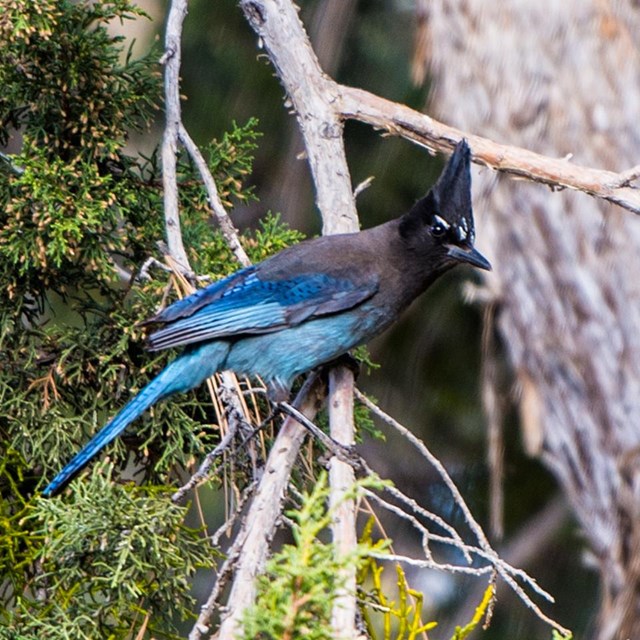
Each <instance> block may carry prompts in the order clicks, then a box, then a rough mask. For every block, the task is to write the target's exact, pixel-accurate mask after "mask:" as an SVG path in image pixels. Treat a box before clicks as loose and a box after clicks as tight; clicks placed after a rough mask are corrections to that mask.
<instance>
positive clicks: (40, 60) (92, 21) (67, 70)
mask: <svg viewBox="0 0 640 640" xmlns="http://www.w3.org/2000/svg"><path fill="white" fill-rule="evenodd" d="M140 15H144V14H143V12H142V11H141V10H140V9H137V8H136V7H135V6H134V5H133V4H132V3H131V2H129V1H128V0H115V1H114V2H96V3H89V2H77V3H76V2H71V1H70V0H62V1H61V2H60V1H58V0H45V1H44V2H24V1H23V0H7V1H6V2H4V3H3V10H2V15H0V41H1V42H2V43H3V46H2V48H1V50H0V85H1V86H2V88H3V91H2V99H1V101H0V143H1V144H6V141H7V140H8V139H9V137H10V129H11V128H15V129H18V128H21V129H23V134H24V136H25V145H26V146H29V147H40V148H43V149H46V152H47V154H48V155H49V156H54V155H55V156H60V157H62V158H64V159H66V160H69V159H71V158H74V157H77V156H78V155H81V156H83V157H84V158H85V159H97V158H100V157H102V158H106V157H110V158H112V159H114V160H115V159H117V158H118V155H119V150H120V148H121V147H122V145H123V143H124V141H125V140H126V136H127V132H128V131H130V130H131V129H138V130H139V129H141V128H143V127H144V126H145V125H146V124H148V123H149V121H150V117H151V115H152V113H153V111H154V109H155V107H156V105H157V102H158V99H159V96H160V84H159V82H158V73H157V70H155V69H154V68H152V64H151V58H152V57H155V56H154V54H151V53H150V54H149V56H147V57H146V58H142V59H140V60H135V61H134V60H131V57H130V56H129V55H127V56H126V59H125V61H124V63H120V57H121V54H122V50H121V48H120V47H119V46H118V45H119V44H120V43H121V42H122V38H121V37H113V36H111V35H109V33H108V31H107V29H106V25H107V23H108V22H109V21H111V20H113V19H119V20H126V19H131V18H134V17H135V16H140Z"/></svg>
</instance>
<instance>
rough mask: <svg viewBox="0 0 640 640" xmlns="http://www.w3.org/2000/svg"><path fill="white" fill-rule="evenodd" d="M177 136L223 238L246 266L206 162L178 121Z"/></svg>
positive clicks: (233, 228) (248, 262)
mask: <svg viewBox="0 0 640 640" xmlns="http://www.w3.org/2000/svg"><path fill="white" fill-rule="evenodd" d="M178 136H179V138H180V141H181V142H182V144H183V145H184V148H185V149H186V150H187V153H188V154H189V155H190V156H191V158H192V159H193V162H194V164H195V165H196V167H197V169H198V172H199V173H200V177H201V178H202V182H203V183H204V187H205V189H206V190H207V197H208V200H209V206H210V207H211V211H212V212H213V215H214V217H215V219H216V222H217V223H218V226H219V227H220V231H222V235H223V236H224V239H225V240H226V241H227V244H228V245H229V248H230V249H231V251H233V253H234V255H235V257H236V258H237V260H238V262H239V263H240V264H241V265H242V266H243V267H248V266H249V265H250V264H251V261H250V260H249V256H248V255H247V253H246V251H245V250H244V247H243V246H242V244H240V238H239V236H238V230H237V229H236V228H235V226H234V225H233V222H232V221H231V218H230V217H229V214H228V213H227V212H226V210H225V208H224V205H223V204H222V200H220V195H219V194H218V188H217V187H216V182H215V180H214V179H213V176H212V175H211V171H209V167H208V166H207V162H206V160H205V159H204V157H203V155H202V153H201V152H200V149H198V146H197V145H196V143H195V142H194V141H193V139H192V138H191V136H190V135H189V132H188V131H187V130H186V129H185V128H184V125H183V124H182V123H180V126H179V128H178Z"/></svg>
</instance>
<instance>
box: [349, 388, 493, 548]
mask: <svg viewBox="0 0 640 640" xmlns="http://www.w3.org/2000/svg"><path fill="white" fill-rule="evenodd" d="M355 394H356V398H358V400H359V401H360V402H362V404H364V405H365V407H367V409H369V411H371V412H372V413H374V414H375V415H377V416H378V417H379V418H381V419H382V420H384V422H386V423H387V424H388V425H390V426H392V427H393V428H394V429H395V430H396V431H397V432H398V433H400V434H401V435H402V436H404V437H405V438H406V439H407V440H408V441H409V442H410V443H411V444H412V445H413V446H414V447H415V448H416V449H418V451H419V452H420V453H421V454H422V456H423V457H424V458H426V459H427V460H428V461H429V462H430V463H431V465H433V467H434V468H435V469H436V471H437V472H438V474H439V475H440V477H441V478H442V480H443V481H444V483H445V485H446V486H447V488H448V489H449V491H450V492H451V495H452V496H453V498H454V500H455V502H456V504H457V505H458V507H459V509H460V511H462V513H463V515H464V517H465V520H466V521H467V524H468V525H469V528H470V529H471V531H473V533H474V535H475V536H476V539H477V540H478V543H479V544H480V546H481V547H482V548H483V549H484V550H485V551H487V552H491V553H493V554H495V551H493V549H492V548H491V545H490V544H489V541H488V540H487V537H486V535H485V533H484V531H483V530H482V527H481V526H480V525H479V524H478V522H477V521H476V519H475V518H474V517H473V514H472V513H471V510H470V509H469V507H468V506H467V503H466V502H465V500H464V498H463V497H462V494H461V493H460V490H459V489H458V487H457V486H456V485H455V483H454V482H453V480H452V479H451V476H450V475H449V473H448V472H447V470H446V469H445V468H444V465H443V464H442V462H440V460H438V458H436V457H435V456H434V455H433V454H432V453H431V451H430V450H429V449H428V448H427V446H426V445H425V444H424V442H422V440H420V439H419V438H417V437H416V436H415V435H414V434H413V433H411V431H410V430H409V429H407V428H406V427H405V426H403V425H401V424H400V423H399V422H398V421H397V420H395V419H394V418H392V417H391V416H390V415H389V414H387V413H385V412H384V411H383V410H382V409H380V407H378V405H376V404H374V403H373V402H371V400H369V398H367V396H366V395H364V393H362V392H361V391H360V390H359V389H355Z"/></svg>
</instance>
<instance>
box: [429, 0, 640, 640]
mask: <svg viewBox="0 0 640 640" xmlns="http://www.w3.org/2000/svg"><path fill="white" fill-rule="evenodd" d="M422 7H423V10H424V9H426V10H427V13H428V18H427V21H426V25H427V27H426V29H427V31H425V33H424V34H423V35H427V36H428V37H427V38H426V39H425V38H423V39H422V40H421V42H422V43H423V44H424V43H425V42H427V43H428V46H427V47H426V48H424V49H423V55H424V56H426V57H427V58H428V61H429V63H430V64H431V69H432V73H433V77H434V93H433V103H432V107H433V108H432V110H433V111H434V112H435V114H436V115H440V116H442V119H443V120H445V121H446V122H448V123H449V124H452V125H454V126H457V127H460V128H462V129H464V130H468V131H470V132H473V133H477V134H480V135H483V136H487V137H489V138H493V139H495V140H497V141H499V142H505V143H510V144H514V145H519V146H522V147H526V148H529V149H532V150H534V151H538V152H540V153H543V154H547V155H550V156H557V157H563V156H569V155H570V154H571V157H572V159H573V160H575V162H576V163H580V164H584V165H591V166H593V167H598V168H603V169H610V170H614V171H619V170H623V169H627V168H630V167H631V166H633V165H636V164H638V163H639V162H640V57H639V51H638V43H639V40H640V8H639V5H638V3H637V2H633V1H632V0H621V1H620V2H607V1H606V0H572V1H571V0H565V1H563V2H558V0H512V1H511V2H506V3H505V2H487V1H486V0H423V2H422ZM568 161H569V162H570V161H571V159H569V160H568ZM474 178H475V192H476V196H477V201H476V212H477V218H478V224H477V227H478V230H479V239H478V245H477V246H478V247H479V248H480V249H481V250H482V251H483V253H485V254H486V255H488V256H489V258H490V259H491V261H492V263H493V265H494V269H495V271H494V274H492V275H491V276H490V278H489V280H488V284H489V286H490V288H491V289H492V291H493V292H494V294H495V296H496V298H497V300H498V302H499V305H500V306H499V309H500V310H499V314H498V317H497V321H498V326H499V329H500V331H501V333H502V336H503V338H504V341H505V343H506V345H507V349H508V352H509V354H510V357H511V361H512V364H513V368H514V370H515V373H516V376H517V378H518V382H519V386H520V389H521V391H522V393H521V398H520V406H521V415H522V418H523V420H522V422H523V427H524V429H525V442H526V443H528V447H529V448H530V450H531V451H532V452H533V453H535V454H536V455H539V456H540V457H541V458H542V460H543V461H544V463H545V464H546V465H547V466H548V468H549V469H551V471H552V472H553V473H554V474H555V476H556V478H557V479H558V481H559V483H560V485H561V486H562V488H563V489H564V491H565V493H566V495H567V497H568V499H569V500H570V502H571V504H572V507H573V510H574V512H575V515H576V516H577V518H578V520H579V521H580V522H581V524H582V527H583V530H584V535H585V536H586V538H587V540H588V541H589V544H590V546H591V549H592V551H593V553H594V554H595V555H596V557H597V559H598V562H599V569H600V573H601V579H602V601H601V610H600V616H599V628H598V634H597V637H598V640H612V639H614V638H615V639H616V640H623V639H626V638H636V639H637V638H640V219H638V218H637V217H634V216H633V215H632V214H630V213H629V212H627V211H624V210H622V209H619V208H616V207H615V206H611V205H606V204H603V203H602V202H598V201H596V200H594V199H592V198H589V197H587V196H584V195H582V194H574V193H569V192H563V193H552V192H551V191H550V190H549V189H547V188H545V187H542V186H538V185H533V184H529V183H525V182H518V181H516V180H513V179H508V178H503V177H497V178H496V175H495V174H494V173H493V172H491V171H488V170H484V171H479V174H478V175H476V176H474Z"/></svg>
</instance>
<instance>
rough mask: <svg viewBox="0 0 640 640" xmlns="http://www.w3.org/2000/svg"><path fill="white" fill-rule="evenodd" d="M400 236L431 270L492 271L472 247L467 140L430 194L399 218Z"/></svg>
mask: <svg viewBox="0 0 640 640" xmlns="http://www.w3.org/2000/svg"><path fill="white" fill-rule="evenodd" d="M400 234H401V236H402V237H403V239H404V240H405V242H406V244H407V246H408V247H409V248H410V249H413V250H414V251H416V252H417V253H419V254H422V255H423V256H424V257H425V258H426V259H428V260H429V263H430V265H431V266H432V267H433V268H434V269H447V268H449V267H452V266H454V265H455V264H457V263H458V262H468V263H469V264H472V265H473V266H475V267H479V268H480V269H487V270H490V269H491V265H490V264H489V261H488V260H487V259H486V258H485V257H484V256H483V255H482V254H481V253H480V252H479V251H476V249H474V247H473V243H474V241H475V228H474V225H473V210H472V208H471V151H470V150H469V145H468V144H467V142H466V140H461V141H460V142H459V143H458V144H457V146H456V148H455V150H454V152H453V154H452V155H451V157H450V158H449V161H448V162H447V164H446V165H445V168H444V169H443V171H442V174H441V175H440V177H439V178H438V181H437V182H436V184H435V185H433V187H431V189H430V190H429V193H427V195H426V196H425V197H424V198H422V199H421V200H419V201H418V202H416V204H415V205H414V206H413V207H412V209H411V210H410V211H409V212H408V213H406V214H405V215H404V216H403V217H402V218H401V220H400Z"/></svg>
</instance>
